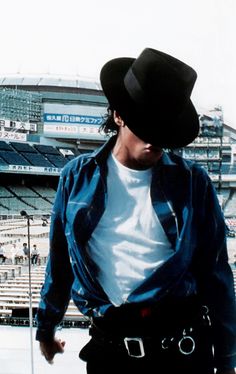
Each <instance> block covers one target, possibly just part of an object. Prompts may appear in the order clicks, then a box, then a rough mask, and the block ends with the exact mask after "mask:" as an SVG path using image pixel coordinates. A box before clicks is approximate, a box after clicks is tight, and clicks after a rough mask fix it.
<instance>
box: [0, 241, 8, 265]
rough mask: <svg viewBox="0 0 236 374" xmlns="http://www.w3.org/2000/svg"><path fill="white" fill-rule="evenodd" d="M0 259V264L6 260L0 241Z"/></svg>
mask: <svg viewBox="0 0 236 374" xmlns="http://www.w3.org/2000/svg"><path fill="white" fill-rule="evenodd" d="M0 259H1V264H5V262H6V259H7V257H6V250H5V248H4V247H3V245H2V243H0Z"/></svg>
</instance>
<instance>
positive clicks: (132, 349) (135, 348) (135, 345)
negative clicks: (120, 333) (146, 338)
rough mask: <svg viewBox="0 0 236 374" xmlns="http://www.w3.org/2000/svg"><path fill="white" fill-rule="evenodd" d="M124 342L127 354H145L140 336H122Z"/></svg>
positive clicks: (134, 355) (139, 356) (136, 355)
mask: <svg viewBox="0 0 236 374" xmlns="http://www.w3.org/2000/svg"><path fill="white" fill-rule="evenodd" d="M124 343H125V348H126V349H127V352H128V355H129V356H131V357H136V358H141V357H144V356H145V351H144V345H143V340H142V338H124ZM136 352H137V353H136Z"/></svg>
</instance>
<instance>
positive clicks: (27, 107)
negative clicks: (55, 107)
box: [0, 87, 43, 123]
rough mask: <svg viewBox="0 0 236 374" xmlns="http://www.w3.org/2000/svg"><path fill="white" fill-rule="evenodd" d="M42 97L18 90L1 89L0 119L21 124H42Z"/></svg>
mask: <svg viewBox="0 0 236 374" xmlns="http://www.w3.org/2000/svg"><path fill="white" fill-rule="evenodd" d="M42 114H43V106H42V95H41V94H40V93H37V92H31V91H25V90H19V89H17V88H14V89H13V88H5V87H4V88H0V118H1V119H8V120H13V121H21V122H32V123H38V122H42Z"/></svg>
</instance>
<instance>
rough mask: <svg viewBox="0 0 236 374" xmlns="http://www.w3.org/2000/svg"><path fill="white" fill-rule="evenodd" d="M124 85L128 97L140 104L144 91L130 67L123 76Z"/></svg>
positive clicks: (142, 101)
mask: <svg viewBox="0 0 236 374" xmlns="http://www.w3.org/2000/svg"><path fill="white" fill-rule="evenodd" d="M124 85H125V88H126V90H127V91H128V93H129V95H130V97H131V98H132V99H133V100H134V101H135V102H136V103H139V104H141V103H144V102H145V94H144V91H143V89H142V87H141V86H140V84H139V81H138V80H137V78H136V76H135V75H134V73H133V70H132V68H130V69H129V70H128V71H127V73H126V76H125V78H124Z"/></svg>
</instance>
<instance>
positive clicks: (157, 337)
mask: <svg viewBox="0 0 236 374" xmlns="http://www.w3.org/2000/svg"><path fill="white" fill-rule="evenodd" d="M185 307H186V305H185ZM119 311H121V314H122V317H124V319H123V321H124V326H122V319H120V318H117V317H118V315H119ZM134 311H135V308H134V309H133V312H134ZM184 312H186V313H184V317H185V316H187V315H188V311H187V310H184ZM140 313H141V316H142V318H141V319H137V316H140ZM175 313H177V315H178V317H179V314H181V312H180V310H175V309H173V310H172V317H173V316H174V315H175ZM195 314H196V315H195V317H194V318H193V316H192V315H191V318H189V315H188V319H187V320H186V318H181V319H179V318H177V319H175V322H174V323H173V321H170V320H169V321H167V320H166V316H165V322H164V323H163V319H159V318H160V315H158V317H157V318H155V317H154V315H155V314H154V312H153V309H152V310H148V308H147V307H146V308H141V309H140V308H138V313H137V315H136V316H135V317H134V321H135V322H136V323H137V322H138V323H139V325H137V326H136V331H135V327H134V326H131V328H129V326H127V323H128V322H130V324H131V325H132V323H133V321H132V320H131V319H129V318H128V319H127V315H123V309H122V308H121V309H116V310H115V312H114V313H111V314H109V319H108V321H107V319H106V317H105V318H95V319H94V321H93V322H92V325H91V328H90V335H91V336H92V338H93V339H94V340H95V341H96V342H97V343H98V344H100V345H103V346H107V347H110V348H112V349H115V350H121V351H123V352H126V353H127V354H128V355H129V356H131V357H136V358H141V357H144V356H145V355H146V354H148V353H149V352H150V353H151V352H154V351H155V350H156V349H158V350H160V351H162V352H166V351H168V350H170V349H177V350H178V351H179V352H180V353H181V354H183V355H190V354H192V353H193V352H194V350H195V336H196V333H197V330H198V329H199V327H200V326H210V318H209V314H208V308H207V307H206V306H201V308H199V310H195ZM112 315H113V317H114V316H115V317H114V319H113V318H112ZM125 317H126V319H125ZM129 317H131V316H129ZM162 317H163V316H162ZM149 320H150V323H149ZM154 320H155V324H154V323H153V321H154ZM117 321H118V323H117ZM131 321H132V322H131ZM154 326H155V327H154ZM149 327H150V329H149ZM151 327H152V328H151ZM126 331H127V333H126ZM154 347H155V348H154ZM154 353H155V352H154Z"/></svg>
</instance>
